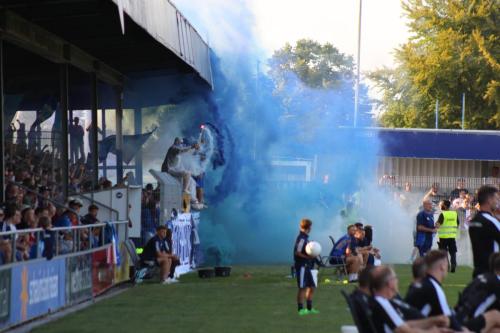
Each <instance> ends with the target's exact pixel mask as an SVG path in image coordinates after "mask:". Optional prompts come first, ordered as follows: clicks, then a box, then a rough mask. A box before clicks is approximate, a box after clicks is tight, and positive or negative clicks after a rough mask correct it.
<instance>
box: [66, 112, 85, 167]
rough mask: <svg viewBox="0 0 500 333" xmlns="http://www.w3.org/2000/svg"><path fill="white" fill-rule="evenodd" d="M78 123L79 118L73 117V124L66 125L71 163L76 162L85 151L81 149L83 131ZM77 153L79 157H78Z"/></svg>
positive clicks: (83, 155)
mask: <svg viewBox="0 0 500 333" xmlns="http://www.w3.org/2000/svg"><path fill="white" fill-rule="evenodd" d="M79 123H80V119H79V118H78V117H75V118H73V124H70V125H69V126H68V132H69V138H70V161H71V163H76V162H78V161H79V159H81V158H85V152H84V150H83V136H84V135H85V132H84V130H83V127H82V126H81V125H80V124H79ZM79 154H80V157H78V155H79Z"/></svg>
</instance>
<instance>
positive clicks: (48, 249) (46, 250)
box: [39, 216, 56, 260]
mask: <svg viewBox="0 0 500 333" xmlns="http://www.w3.org/2000/svg"><path fill="white" fill-rule="evenodd" d="M39 224H40V227H41V228H42V229H43V231H42V233H41V235H40V242H39V251H40V252H41V254H42V257H45V258H47V260H50V259H52V257H53V256H54V254H55V252H56V251H55V247H56V240H55V237H56V236H55V233H54V231H52V230H51V229H52V222H51V221H50V218H48V217H47V216H42V217H40V221H39Z"/></svg>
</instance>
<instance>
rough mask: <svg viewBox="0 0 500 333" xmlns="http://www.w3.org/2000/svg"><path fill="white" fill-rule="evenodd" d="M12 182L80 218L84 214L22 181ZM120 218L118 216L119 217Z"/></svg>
mask: <svg viewBox="0 0 500 333" xmlns="http://www.w3.org/2000/svg"><path fill="white" fill-rule="evenodd" d="M9 183H10V184H13V185H16V186H17V187H19V188H20V189H22V190H24V191H26V192H30V193H33V194H35V195H36V196H37V197H38V198H39V199H42V200H46V201H48V202H50V203H51V204H53V205H54V206H55V207H61V208H64V209H65V210H68V211H70V212H72V213H73V214H75V215H76V216H78V217H79V218H82V217H83V215H81V214H79V213H78V212H77V211H75V210H73V209H71V208H69V207H68V206H66V205H65V204H63V203H61V202H59V201H56V200H54V199H51V198H45V197H44V196H43V195H41V194H40V193H38V192H37V191H35V190H32V189H30V188H29V187H26V186H24V185H23V184H21V183H16V182H9ZM117 218H118V217H117Z"/></svg>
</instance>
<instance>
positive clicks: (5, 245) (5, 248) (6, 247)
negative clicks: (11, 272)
mask: <svg viewBox="0 0 500 333" xmlns="http://www.w3.org/2000/svg"><path fill="white" fill-rule="evenodd" d="M11 262H12V243H11V242H10V240H9V239H0V265H7V264H10V263H11Z"/></svg>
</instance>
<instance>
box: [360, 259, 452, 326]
mask: <svg viewBox="0 0 500 333" xmlns="http://www.w3.org/2000/svg"><path fill="white" fill-rule="evenodd" d="M370 289H371V291H372V295H373V298H372V299H371V302H370V309H371V310H372V313H373V318H374V319H375V320H374V321H373V323H374V324H375V329H376V333H379V332H380V333H386V332H396V333H399V332H402V333H407V332H408V333H410V332H440V331H441V330H440V328H445V327H447V326H448V324H449V319H448V318H447V317H446V316H436V317H432V318H422V319H412V320H409V319H407V318H405V317H404V314H405V311H403V310H402V309H401V306H400V304H403V305H404V306H405V307H406V306H407V307H409V305H407V304H405V303H404V302H402V301H398V302H394V299H395V297H396V296H397V294H398V278H397V276H396V274H395V273H394V271H393V270H392V268H390V267H388V266H379V267H376V268H374V270H373V272H372V273H371V280H370Z"/></svg>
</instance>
